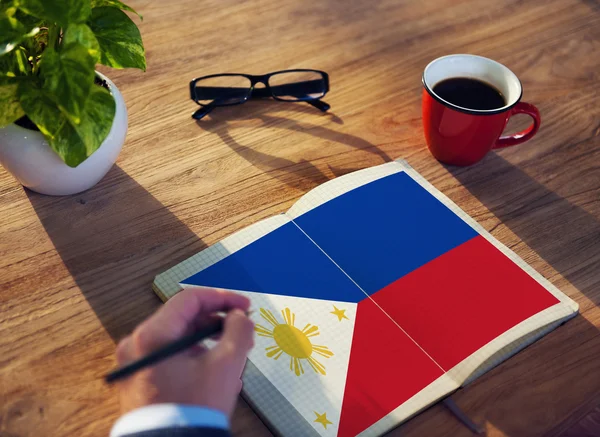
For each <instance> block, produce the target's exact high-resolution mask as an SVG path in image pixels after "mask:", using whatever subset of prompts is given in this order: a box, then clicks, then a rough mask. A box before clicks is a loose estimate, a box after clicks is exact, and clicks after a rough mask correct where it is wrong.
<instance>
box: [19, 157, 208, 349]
mask: <svg viewBox="0 0 600 437" xmlns="http://www.w3.org/2000/svg"><path fill="white" fill-rule="evenodd" d="M27 195H28V197H29V200H30V201H31V204H32V206H33V208H34V209H35V212H36V213H37V215H38V217H39V218H40V221H41V222H42V224H43V226H44V228H45V230H46V232H47V233H48V236H49V237H50V239H51V240H52V243H53V244H54V246H55V248H56V251H57V252H58V254H59V255H60V257H61V258H62V260H63V262H64V264H65V266H66V267H67V269H68V270H69V273H70V274H71V276H72V277H73V279H74V280H75V282H76V283H77V286H78V287H79V288H80V289H81V292H82V294H83V296H84V297H85V299H86V300H87V302H88V303H89V305H90V307H91V308H92V310H93V311H94V312H95V314H96V316H97V317H98V319H99V320H100V322H101V323H102V325H103V326H104V328H105V329H106V331H107V332H108V333H109V335H110V336H111V337H112V339H113V340H115V341H117V340H119V339H120V338H121V337H123V336H125V335H127V334H128V333H129V332H131V331H132V329H133V328H134V327H135V326H136V325H137V324H138V323H139V322H140V321H142V320H143V319H145V318H146V317H147V316H148V315H149V314H151V313H152V312H153V311H154V310H155V309H156V308H157V307H158V306H159V304H160V300H159V299H158V297H157V296H156V295H155V294H154V293H153V291H152V289H151V284H152V281H153V280H154V277H155V276H156V275H157V274H159V273H162V272H163V271H164V270H166V269H168V268H169V267H171V266H173V265H175V264H176V263H177V262H179V261H182V260H183V259H185V258H188V257H190V256H192V255H193V254H195V253H197V252H199V251H201V250H202V249H204V248H205V247H206V244H204V242H203V241H202V240H201V239H200V238H198V236H197V235H196V234H194V233H193V232H192V231H191V230H190V229H189V228H188V227H187V226H186V225H185V224H183V223H182V222H181V221H180V220H179V219H178V218H177V217H176V216H175V215H173V214H172V213H171V212H170V211H169V210H168V209H167V208H165V206H164V205H162V204H161V203H160V202H159V201H158V200H157V199H156V198H154V197H153V196H152V195H151V194H150V193H149V192H148V191H146V189H145V188H144V187H142V186H141V185H139V184H138V183H137V182H136V181H135V180H133V179H132V178H131V177H130V176H129V175H128V174H127V173H125V172H124V171H123V170H122V169H121V168H119V167H118V166H114V167H113V168H112V169H111V170H110V172H109V173H108V175H107V176H106V177H105V178H104V179H103V180H102V181H101V182H100V183H99V184H98V185H96V186H95V187H93V188H91V189H90V190H88V191H86V192H84V193H80V194H76V195H73V196H66V197H49V196H42V195H40V194H37V193H34V192H32V191H29V190H27Z"/></svg>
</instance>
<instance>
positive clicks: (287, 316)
mask: <svg viewBox="0 0 600 437" xmlns="http://www.w3.org/2000/svg"><path fill="white" fill-rule="evenodd" d="M281 315H282V316H283V320H284V321H285V323H286V324H287V325H290V326H294V321H295V319H296V316H295V315H294V313H292V311H291V310H290V309H289V308H286V309H285V310H281Z"/></svg>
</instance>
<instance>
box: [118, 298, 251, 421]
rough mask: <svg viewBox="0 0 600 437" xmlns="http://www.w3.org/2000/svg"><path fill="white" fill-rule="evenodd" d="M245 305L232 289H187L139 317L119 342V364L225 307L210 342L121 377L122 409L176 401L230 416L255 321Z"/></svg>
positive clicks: (187, 330)
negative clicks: (215, 337) (214, 338)
mask: <svg viewBox="0 0 600 437" xmlns="http://www.w3.org/2000/svg"><path fill="white" fill-rule="evenodd" d="M249 306H250V301H249V300H248V299H247V298H245V297H244V296H241V295H238V294H235V293H231V292H226V291H218V290H212V289H185V290H183V291H181V292H180V293H178V294H177V295H176V296H175V297H173V298H172V299H171V300H169V301H168V302H167V303H166V304H165V305H164V306H163V307H162V308H160V309H159V310H158V311H157V312H156V313H155V314H153V315H152V316H151V317H150V318H148V319H147V320H145V321H144V322H142V323H141V324H140V325H139V326H138V327H137V328H136V329H135V330H134V332H133V334H131V335H130V336H128V337H126V338H124V339H123V340H122V341H121V342H120V343H119V346H118V347H117V361H118V363H119V365H120V366H123V365H125V364H127V363H130V362H131V361H134V360H136V359H139V358H141V357H143V356H145V355H147V354H148V353H150V352H152V351H154V350H156V349H158V348H160V347H162V346H164V345H166V344H167V343H170V342H172V341H174V340H178V339H179V338H181V337H183V336H184V335H187V334H190V333H192V332H194V331H196V330H197V329H199V328H201V327H202V326H203V325H204V324H206V323H207V322H209V321H210V320H211V318H212V317H215V313H216V312H219V311H226V312H228V314H227V317H226V318H225V323H224V329H223V333H222V334H221V336H220V339H219V342H218V344H217V345H216V346H215V347H214V348H212V349H210V350H208V349H206V348H204V347H203V346H195V347H193V348H192V349H190V350H188V351H185V352H181V353H180V354H178V355H176V356H174V357H171V358H169V359H167V360H165V361H163V362H161V363H158V364H156V365H154V366H152V367H150V368H147V369H143V370H140V371H139V372H137V373H136V374H134V375H133V376H131V377H129V378H128V379H125V380H123V381H122V382H120V383H119V389H120V396H121V409H122V412H123V413H127V412H129V411H131V410H133V409H135V408H139V407H143V406H146V405H151V404H159V403H178V404H187V405H199V406H203V407H208V408H214V409H216V410H219V411H222V412H223V413H225V414H226V415H227V416H228V417H229V416H230V415H231V413H232V412H233V408H234V406H235V402H236V398H237V395H238V394H239V392H240V389H241V381H240V375H241V373H242V370H243V368H244V364H245V363H246V356H247V355H248V352H249V351H250V349H251V348H252V346H253V332H254V331H253V327H254V323H253V322H252V320H250V319H249V318H248V317H247V316H246V311H248V308H249Z"/></svg>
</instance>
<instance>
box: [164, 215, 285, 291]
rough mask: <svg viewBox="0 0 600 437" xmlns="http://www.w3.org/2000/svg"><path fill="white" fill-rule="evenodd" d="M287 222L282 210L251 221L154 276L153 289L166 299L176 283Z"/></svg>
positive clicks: (177, 287)
mask: <svg viewBox="0 0 600 437" xmlns="http://www.w3.org/2000/svg"><path fill="white" fill-rule="evenodd" d="M289 222H290V220H289V219H288V218H287V217H286V216H285V215H283V214H281V215H277V216H274V217H269V218H267V219H264V220H261V221H259V222H257V223H254V224H253V225H250V226H248V227H246V228H244V229H242V230H240V231H238V232H236V233H234V234H232V235H230V236H229V237H227V238H224V239H223V240H221V241H220V242H218V243H216V244H214V245H212V246H210V247H208V248H206V249H204V250H203V251H202V252H199V253H197V254H196V255H194V256H192V257H191V258H188V259H186V260H185V261H182V262H181V263H179V264H177V265H176V266H174V267H172V268H170V269H169V270H167V271H166V272H164V273H161V274H160V275H158V276H156V278H155V279H154V283H153V284H152V289H153V290H154V292H155V293H156V294H157V295H158V297H160V298H161V299H162V301H163V302H166V301H167V300H169V299H170V298H171V297H173V296H175V295H176V294H177V293H179V292H180V291H181V289H182V287H181V286H180V285H179V283H180V282H181V281H182V280H183V279H185V278H187V277H189V276H191V275H193V274H194V273H196V272H198V271H200V270H203V269H205V268H207V267H210V266H211V265H213V264H215V263H217V262H219V261H220V260H222V259H223V258H225V257H227V256H228V255H229V254H231V253H233V252H235V251H237V250H239V249H241V248H242V247H244V246H247V245H248V244H251V243H252V242H254V241H256V240H258V239H259V238H262V237H264V236H265V235H267V234H268V233H270V232H272V231H274V230H275V229H277V228H279V227H281V226H283V225H285V224H286V223H289Z"/></svg>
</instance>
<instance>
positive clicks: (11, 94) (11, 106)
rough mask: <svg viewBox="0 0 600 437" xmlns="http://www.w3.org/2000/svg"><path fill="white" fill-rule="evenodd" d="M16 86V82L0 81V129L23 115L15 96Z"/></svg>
mask: <svg viewBox="0 0 600 437" xmlns="http://www.w3.org/2000/svg"><path fill="white" fill-rule="evenodd" d="M18 85H19V84H18V82H17V81H7V80H2V81H0V102H2V109H1V110H0V127H4V126H7V125H9V124H11V123H12V122H13V121H15V120H17V119H19V118H21V117H22V116H23V115H25V112H24V111H23V108H21V103H19V98H18V96H17V88H18Z"/></svg>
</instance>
